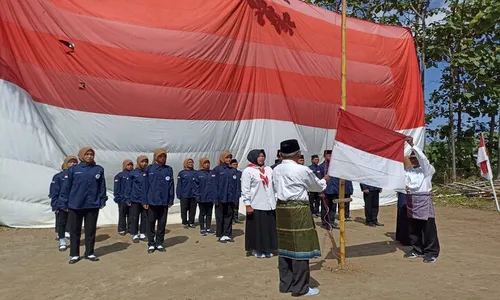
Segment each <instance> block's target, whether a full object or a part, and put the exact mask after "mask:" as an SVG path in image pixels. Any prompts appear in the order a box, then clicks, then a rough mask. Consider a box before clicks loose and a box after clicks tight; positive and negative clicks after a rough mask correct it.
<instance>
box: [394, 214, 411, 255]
mask: <svg viewBox="0 0 500 300" xmlns="http://www.w3.org/2000/svg"><path fill="white" fill-rule="evenodd" d="M396 241H398V242H400V243H401V245H404V246H410V245H411V243H410V221H409V219H408V216H407V207H406V204H405V205H403V206H401V207H398V215H397V221H396Z"/></svg>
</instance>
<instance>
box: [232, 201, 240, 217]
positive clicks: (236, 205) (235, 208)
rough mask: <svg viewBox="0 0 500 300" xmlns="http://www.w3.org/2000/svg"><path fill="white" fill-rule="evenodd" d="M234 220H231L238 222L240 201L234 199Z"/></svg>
mask: <svg viewBox="0 0 500 300" xmlns="http://www.w3.org/2000/svg"><path fill="white" fill-rule="evenodd" d="M233 210H234V219H233V220H239V219H240V199H239V198H238V199H236V201H235V202H234V209H233Z"/></svg>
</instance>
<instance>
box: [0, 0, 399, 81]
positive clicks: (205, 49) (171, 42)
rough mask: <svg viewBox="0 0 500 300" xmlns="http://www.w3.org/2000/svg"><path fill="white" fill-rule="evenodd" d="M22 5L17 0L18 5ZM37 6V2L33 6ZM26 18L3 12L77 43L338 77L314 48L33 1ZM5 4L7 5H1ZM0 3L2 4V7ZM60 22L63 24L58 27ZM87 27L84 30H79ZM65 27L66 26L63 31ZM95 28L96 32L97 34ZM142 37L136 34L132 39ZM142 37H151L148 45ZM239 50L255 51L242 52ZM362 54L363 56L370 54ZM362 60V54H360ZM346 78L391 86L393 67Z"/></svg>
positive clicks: (368, 68) (335, 61) (333, 61)
mask: <svg viewBox="0 0 500 300" xmlns="http://www.w3.org/2000/svg"><path fill="white" fill-rule="evenodd" d="M17 4H18V5H20V3H17ZM36 4H39V6H37V5H36ZM31 5H32V11H30V16H29V17H28V16H26V15H16V14H14V13H13V12H12V11H9V10H6V13H4V14H3V15H2V20H3V21H4V22H5V23H10V24H14V25H16V26H19V27H21V28H23V30H24V31H35V32H41V33H42V32H43V33H48V34H49V35H54V36H58V37H61V38H63V39H66V40H69V41H73V42H74V43H76V44H77V45H78V44H79V42H80V41H82V42H88V43H91V44H95V45H99V46H106V47H112V48H118V49H120V48H121V49H124V50H131V51H135V52H144V53H150V54H159V55H171V56H177V57H183V58H190V59H199V60H207V61H213V62H221V63H230V64H236V65H242V66H249V67H254V66H255V67H263V68H268V69H277V70H281V71H286V72H294V73H299V74H302V75H306V76H318V77H324V78H330V79H337V80H338V79H339V78H340V59H339V58H338V57H332V56H326V55H320V54H316V53H312V52H306V51H298V50H294V49H288V48H284V47H278V46H271V45H263V44H258V43H248V42H243V41H235V40H231V39H228V38H226V37H221V36H216V35H212V34H206V33H198V32H183V31H177V30H164V29H151V28H146V27H139V26H133V25H128V24H120V23H114V22H109V21H106V20H102V19H96V18H93V17H88V16H82V15H75V14H72V13H68V12H66V11H60V9H57V8H56V9H54V11H53V15H52V18H50V19H48V18H45V17H44V16H45V15H46V11H45V9H44V7H43V6H42V5H40V3H38V2H35V3H32V4H31ZM4 6H5V4H4ZM3 9H5V8H3ZM1 10H2V4H0V11H1ZM62 26H63V27H62ZM82 27H85V28H86V30H81V28H82ZM63 29H64V30H63ZM95 32H99V35H96V34H95ZM131 36H132V37H140V38H131ZM145 41H151V42H149V43H146V42H145ZM237 50H241V51H242V52H245V53H253V54H254V55H245V56H243V57H242V56H241V51H237ZM370 57H371V56H368V55H367V56H365V57H364V58H368V59H369V58H370ZM361 58H363V57H361ZM347 68H348V69H349V73H348V74H347V80H348V81H350V82H356V83H367V84H385V85H393V84H394V82H393V80H392V72H391V68H389V67H387V66H383V65H373V64H368V63H363V62H359V61H353V60H349V61H348V62H347Z"/></svg>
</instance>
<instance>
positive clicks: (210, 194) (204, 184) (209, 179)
mask: <svg viewBox="0 0 500 300" xmlns="http://www.w3.org/2000/svg"><path fill="white" fill-rule="evenodd" d="M194 179H195V180H194V182H195V187H194V197H195V199H196V202H198V206H199V208H200V215H199V217H198V220H199V222H200V234H201V235H202V236H206V235H209V234H215V232H214V231H212V211H213V208H214V200H215V198H216V196H217V194H216V193H217V190H216V186H215V174H213V173H212V171H211V170H210V160H209V159H208V158H206V157H202V158H201V159H200V169H199V170H198V171H196V174H195V177H194Z"/></svg>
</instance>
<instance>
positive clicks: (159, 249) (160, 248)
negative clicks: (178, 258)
mask: <svg viewBox="0 0 500 300" xmlns="http://www.w3.org/2000/svg"><path fill="white" fill-rule="evenodd" d="M156 250H158V251H159V252H166V251H167V249H165V247H163V246H156Z"/></svg>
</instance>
